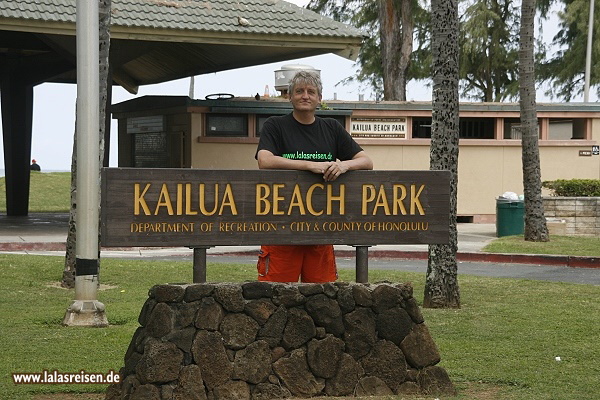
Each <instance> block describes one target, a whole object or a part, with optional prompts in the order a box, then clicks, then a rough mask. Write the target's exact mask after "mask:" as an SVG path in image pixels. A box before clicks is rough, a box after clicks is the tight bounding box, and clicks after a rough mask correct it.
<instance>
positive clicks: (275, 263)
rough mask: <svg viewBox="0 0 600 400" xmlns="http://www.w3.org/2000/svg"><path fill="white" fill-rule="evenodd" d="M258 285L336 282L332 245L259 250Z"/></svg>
mask: <svg viewBox="0 0 600 400" xmlns="http://www.w3.org/2000/svg"><path fill="white" fill-rule="evenodd" d="M256 268H257V269H258V280H259V281H270V282H298V279H301V281H302V282H311V283H323V282H334V281H335V280H336V279H337V267H336V264H335V256H334V254H333V245H330V244H327V245H289V246H288V245H284V246H261V247H260V253H259V255H258V263H257V265H256Z"/></svg>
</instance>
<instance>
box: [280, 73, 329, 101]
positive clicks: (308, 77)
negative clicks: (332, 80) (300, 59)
mask: <svg viewBox="0 0 600 400" xmlns="http://www.w3.org/2000/svg"><path fill="white" fill-rule="evenodd" d="M298 84H305V85H311V86H314V87H316V88H317V94H318V95H319V97H321V96H323V83H322V82H321V75H320V74H319V73H318V72H315V71H305V70H300V71H298V72H296V74H295V75H294V77H293V78H292V79H290V83H289V85H288V93H290V95H291V94H292V93H294V88H295V87H296V85H298Z"/></svg>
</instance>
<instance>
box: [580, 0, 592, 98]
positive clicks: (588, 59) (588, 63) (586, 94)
mask: <svg viewBox="0 0 600 400" xmlns="http://www.w3.org/2000/svg"><path fill="white" fill-rule="evenodd" d="M594 1H595V0H590V18H589V22H588V37H587V48H586V51H585V84H584V86H583V101H585V102H586V103H587V102H588V101H590V79H591V78H590V76H591V73H592V38H593V36H594Z"/></svg>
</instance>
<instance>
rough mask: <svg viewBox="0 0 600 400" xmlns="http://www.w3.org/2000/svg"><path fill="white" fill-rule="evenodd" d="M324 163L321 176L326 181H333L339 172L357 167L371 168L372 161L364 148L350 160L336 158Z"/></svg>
mask: <svg viewBox="0 0 600 400" xmlns="http://www.w3.org/2000/svg"><path fill="white" fill-rule="evenodd" d="M324 164H327V167H326V168H325V170H324V171H323V178H324V179H325V180H326V181H334V180H336V179H337V178H338V177H339V176H340V175H341V174H344V173H346V172H348V171H353V170H357V169H373V161H372V160H371V157H369V156H368V155H367V153H365V152H364V150H363V151H359V152H358V153H356V154H355V155H354V157H352V159H351V160H346V161H340V160H337V161H335V162H331V163H324Z"/></svg>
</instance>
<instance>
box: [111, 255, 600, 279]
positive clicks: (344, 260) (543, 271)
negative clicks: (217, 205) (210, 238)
mask: <svg viewBox="0 0 600 400" xmlns="http://www.w3.org/2000/svg"><path fill="white" fill-rule="evenodd" d="M106 256H107V257H117V258H129V259H132V258H137V259H139V258H140V257H139V256H135V255H133V254H131V253H121V254H110V255H106ZM148 259H151V260H157V261H159V260H160V261H166V260H178V261H189V262H190V268H191V267H192V264H193V259H192V255H191V254H180V255H168V254H167V255H164V256H157V255H155V256H153V257H152V258H148ZM206 261H207V262H209V263H213V262H214V263H235V264H248V265H256V256H253V255H228V254H222V255H211V254H208V255H207V256H206ZM337 264H338V268H340V269H341V268H348V269H350V268H352V269H353V268H354V267H355V260H354V258H353V257H338V258H337ZM209 268H210V267H209ZM369 269H371V270H373V269H385V270H399V271H407V272H419V273H422V274H423V275H425V273H426V271H427V261H426V260H403V259H396V258H369ZM458 273H459V274H464V275H476V276H487V277H497V278H517V279H531V280H540V281H549V282H567V283H579V284H588V285H596V286H600V268H573V267H566V266H552V265H535V264H505V263H489V262H459V263H458Z"/></svg>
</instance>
